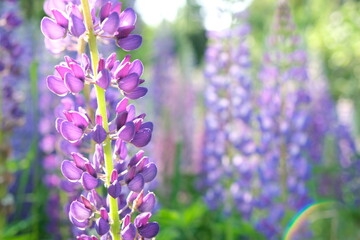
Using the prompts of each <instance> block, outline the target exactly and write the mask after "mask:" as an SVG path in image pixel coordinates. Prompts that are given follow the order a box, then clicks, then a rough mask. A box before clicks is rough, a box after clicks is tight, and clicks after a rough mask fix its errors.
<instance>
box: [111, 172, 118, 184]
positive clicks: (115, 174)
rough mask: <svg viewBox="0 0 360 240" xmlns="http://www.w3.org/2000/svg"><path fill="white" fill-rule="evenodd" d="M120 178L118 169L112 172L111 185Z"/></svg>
mask: <svg viewBox="0 0 360 240" xmlns="http://www.w3.org/2000/svg"><path fill="white" fill-rule="evenodd" d="M118 177H119V174H118V172H117V170H116V169H113V171H112V172H111V175H110V183H113V182H115V181H116V180H117V179H118Z"/></svg>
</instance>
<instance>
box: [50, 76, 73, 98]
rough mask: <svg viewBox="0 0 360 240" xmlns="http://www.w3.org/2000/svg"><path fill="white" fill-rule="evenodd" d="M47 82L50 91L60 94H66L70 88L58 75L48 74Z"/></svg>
mask: <svg viewBox="0 0 360 240" xmlns="http://www.w3.org/2000/svg"><path fill="white" fill-rule="evenodd" d="M46 84H47V87H48V88H49V90H50V91H52V92H53V93H55V94H56V95H59V96H65V95H66V94H68V92H69V90H68V89H67V88H66V87H65V84H64V81H63V80H62V79H61V78H59V77H56V76H53V75H51V76H48V77H47V78H46Z"/></svg>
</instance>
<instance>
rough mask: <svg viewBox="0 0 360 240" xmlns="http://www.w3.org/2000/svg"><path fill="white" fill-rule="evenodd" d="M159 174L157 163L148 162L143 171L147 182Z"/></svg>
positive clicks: (142, 173)
mask: <svg viewBox="0 0 360 240" xmlns="http://www.w3.org/2000/svg"><path fill="white" fill-rule="evenodd" d="M156 174H157V167H156V165H155V163H149V164H147V165H146V166H145V167H144V168H143V169H142V171H141V175H143V177H144V180H145V182H151V181H152V180H154V178H155V177H156Z"/></svg>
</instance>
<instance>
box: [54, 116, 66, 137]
mask: <svg viewBox="0 0 360 240" xmlns="http://www.w3.org/2000/svg"><path fill="white" fill-rule="evenodd" d="M64 121H65V120H64V119H62V118H57V119H56V121H55V129H56V131H57V132H58V133H60V126H61V124H62V122H64Z"/></svg>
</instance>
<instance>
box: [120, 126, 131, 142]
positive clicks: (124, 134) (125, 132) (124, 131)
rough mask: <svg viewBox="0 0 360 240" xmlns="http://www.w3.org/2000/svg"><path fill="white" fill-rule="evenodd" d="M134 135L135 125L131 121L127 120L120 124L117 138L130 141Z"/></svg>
mask: <svg viewBox="0 0 360 240" xmlns="http://www.w3.org/2000/svg"><path fill="white" fill-rule="evenodd" d="M134 135H135V125H134V123H133V122H127V123H126V124H125V125H124V126H122V127H121V128H120V130H119V135H118V136H119V138H120V139H122V140H124V141H126V142H130V141H131V140H132V139H133V137H134Z"/></svg>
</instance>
